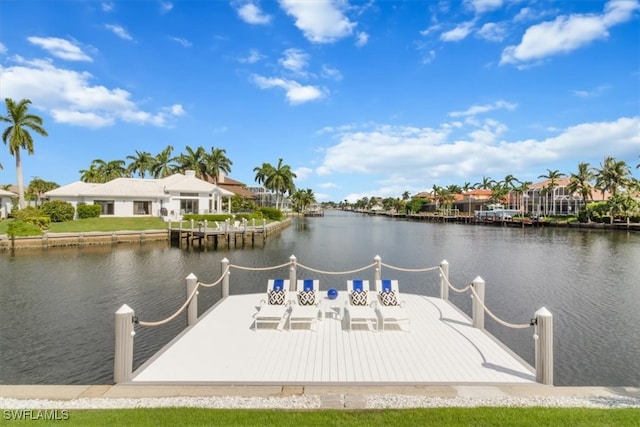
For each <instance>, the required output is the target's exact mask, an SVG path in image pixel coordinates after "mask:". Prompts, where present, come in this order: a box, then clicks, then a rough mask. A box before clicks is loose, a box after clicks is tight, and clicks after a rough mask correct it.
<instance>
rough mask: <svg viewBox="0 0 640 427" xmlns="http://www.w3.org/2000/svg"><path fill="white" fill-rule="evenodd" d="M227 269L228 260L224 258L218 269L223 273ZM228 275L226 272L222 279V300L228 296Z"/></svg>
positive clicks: (228, 272)
mask: <svg viewBox="0 0 640 427" xmlns="http://www.w3.org/2000/svg"><path fill="white" fill-rule="evenodd" d="M227 267H229V260H228V259H227V258H226V257H225V258H222V261H220V269H221V270H222V271H223V272H224V271H226V270H227ZM229 274H231V272H230V271H227V274H225V275H224V277H223V278H222V298H226V297H228V296H229Z"/></svg>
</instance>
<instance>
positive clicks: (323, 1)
mask: <svg viewBox="0 0 640 427" xmlns="http://www.w3.org/2000/svg"><path fill="white" fill-rule="evenodd" d="M345 6H346V3H344V2H342V1H339V0H316V1H299V0H280V7H282V9H284V11H285V12H286V13H287V14H288V15H290V16H293V17H294V18H295V25H296V27H298V29H300V31H302V32H303V33H304V36H305V37H306V38H307V39H308V40H309V41H311V42H313V43H333V42H335V41H336V40H339V39H341V38H344V37H348V36H350V35H351V34H352V33H353V29H354V28H355V26H356V23H354V22H351V21H349V19H348V18H347V17H346V16H345V15H344V14H343V9H344V7H345Z"/></svg>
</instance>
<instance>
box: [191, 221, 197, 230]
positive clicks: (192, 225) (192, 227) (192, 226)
mask: <svg viewBox="0 0 640 427" xmlns="http://www.w3.org/2000/svg"><path fill="white" fill-rule="evenodd" d="M195 223H196V222H195V220H194V219H193V218H191V232H193V231H194V230H195Z"/></svg>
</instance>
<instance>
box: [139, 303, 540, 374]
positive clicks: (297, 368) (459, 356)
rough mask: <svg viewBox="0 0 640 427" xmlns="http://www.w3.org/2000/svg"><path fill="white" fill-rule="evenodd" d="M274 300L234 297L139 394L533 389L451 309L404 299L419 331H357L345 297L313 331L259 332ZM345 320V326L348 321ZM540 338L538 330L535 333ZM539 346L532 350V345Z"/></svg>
mask: <svg viewBox="0 0 640 427" xmlns="http://www.w3.org/2000/svg"><path fill="white" fill-rule="evenodd" d="M265 296H266V295H265V294H250V295H233V296H230V297H227V298H225V299H223V300H222V301H221V302H220V303H218V304H217V305H216V306H214V307H213V308H212V309H210V310H209V311H208V312H207V313H205V314H204V315H202V317H201V318H200V319H199V321H198V322H197V323H196V324H195V325H194V326H192V327H190V328H187V329H186V330H185V331H184V332H182V333H181V334H180V335H179V336H178V337H176V338H175V339H174V340H173V341H172V342H171V343H169V344H168V345H167V346H165V348H164V349H163V350H161V351H160V352H159V353H158V354H156V355H155V356H154V357H152V358H151V359H150V360H149V361H147V362H146V363H145V364H144V365H143V366H141V367H140V368H139V369H138V370H137V371H136V372H134V374H133V378H132V381H131V383H132V384H228V385H235V384H237V385H247V384H255V385H267V384H280V385H288V384H291V385H294V384H304V385H321V384H325V385H326V384H328V385H331V384H335V385H338V384H362V385H366V384H370V385H372V384H385V385H391V384H397V385H416V384H425V385H435V384H448V385H452V384H459V385H462V384H470V385H500V384H511V385H527V384H532V385H534V384H537V383H536V380H535V374H534V372H533V369H532V368H531V367H530V366H529V365H527V364H526V363H525V362H523V361H522V360H520V358H518V357H517V356H515V355H514V354H513V353H512V352H511V351H509V350H508V349H506V348H505V347H504V346H503V345H501V344H499V343H498V342H497V341H496V340H495V339H494V338H492V337H491V336H490V335H489V334H488V333H487V332H486V331H483V330H480V329H476V328H473V326H472V323H471V320H470V319H468V318H467V317H466V316H465V315H464V314H462V313H461V312H460V311H459V310H457V309H456V308H455V307H453V306H452V305H451V304H450V303H448V302H447V301H444V300H442V299H439V298H432V297H426V296H419V295H411V294H403V295H402V299H404V300H405V302H406V305H405V308H406V310H407V311H408V313H409V316H410V318H411V330H410V332H406V331H404V330H400V329H398V328H397V327H395V328H394V327H393V326H391V327H386V328H385V330H384V331H379V332H376V331H374V330H369V329H368V327H365V326H360V327H354V329H353V330H352V331H349V328H348V324H347V322H346V321H345V320H344V318H340V314H341V312H342V310H341V309H342V307H344V298H345V296H346V292H344V291H342V292H340V295H339V297H338V299H336V300H328V299H326V298H325V299H323V306H322V311H323V312H324V314H325V316H324V318H323V319H321V320H320V319H319V320H318V321H317V322H316V323H315V324H314V325H313V328H312V329H309V327H308V326H307V325H296V328H295V329H293V330H291V331H289V330H288V326H289V325H288V323H286V322H282V323H281V325H280V326H279V328H276V326H275V325H274V326H273V327H270V326H269V325H260V328H259V329H258V330H254V329H253V315H254V314H255V313H256V308H257V307H258V306H259V303H260V300H262V299H264V298H265ZM342 317H344V316H342ZM532 334H533V330H532ZM532 345H533V340H532Z"/></svg>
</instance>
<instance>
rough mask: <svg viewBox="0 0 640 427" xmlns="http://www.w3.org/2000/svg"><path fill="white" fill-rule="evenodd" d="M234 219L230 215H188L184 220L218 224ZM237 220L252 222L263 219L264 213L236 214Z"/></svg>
mask: <svg viewBox="0 0 640 427" xmlns="http://www.w3.org/2000/svg"><path fill="white" fill-rule="evenodd" d="M233 217H234V215H230V214H186V215H185V216H184V217H183V219H184V220H185V221H190V220H194V221H205V220H206V221H208V222H213V221H218V222H224V221H226V220H227V219H229V220H231V221H233ZM235 218H236V219H235V220H236V221H242V220H243V219H246V220H247V221H249V222H251V220H252V219H256V220H258V219H260V220H261V219H262V218H263V217H262V213H261V212H254V213H241V214H235Z"/></svg>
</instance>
